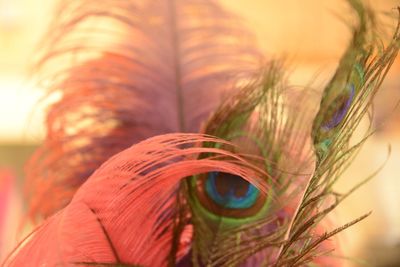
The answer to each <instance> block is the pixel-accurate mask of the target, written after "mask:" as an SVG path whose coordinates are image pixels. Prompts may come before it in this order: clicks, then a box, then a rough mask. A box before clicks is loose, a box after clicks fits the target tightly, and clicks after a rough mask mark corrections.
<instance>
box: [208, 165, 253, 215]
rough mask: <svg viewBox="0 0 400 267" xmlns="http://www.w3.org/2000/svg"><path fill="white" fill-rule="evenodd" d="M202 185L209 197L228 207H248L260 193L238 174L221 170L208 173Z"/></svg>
mask: <svg viewBox="0 0 400 267" xmlns="http://www.w3.org/2000/svg"><path fill="white" fill-rule="evenodd" d="M204 186H205V191H206V193H207V195H208V196H209V198H211V199H212V200H213V201H214V202H215V203H216V204H218V205H220V206H222V207H224V208H230V209H247V208H250V207H252V206H253V205H254V204H255V203H256V201H257V198H258V196H259V194H260V192H259V190H258V189H257V188H256V187H254V186H253V185H252V184H250V183H249V182H247V181H246V180H244V179H243V178H241V177H240V176H237V175H233V174H229V173H223V172H210V173H208V175H207V179H206V182H205V185H204Z"/></svg>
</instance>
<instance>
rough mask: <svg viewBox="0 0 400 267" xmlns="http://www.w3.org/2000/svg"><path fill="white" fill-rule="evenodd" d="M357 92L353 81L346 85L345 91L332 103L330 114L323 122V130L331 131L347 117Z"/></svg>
mask: <svg viewBox="0 0 400 267" xmlns="http://www.w3.org/2000/svg"><path fill="white" fill-rule="evenodd" d="M354 94H355V87H354V84H353V83H351V84H349V85H347V86H346V89H345V92H344V93H342V94H341V95H340V96H339V97H337V98H336V99H335V100H334V101H333V103H332V104H331V106H332V110H331V112H329V116H327V118H326V119H325V121H323V122H322V126H321V127H322V130H323V131H326V132H327V131H329V130H331V129H333V128H335V127H336V126H338V125H339V124H340V123H341V122H342V121H343V119H344V118H345V117H346V114H347V112H348V111H349V109H350V107H351V103H352V102H353V99H354Z"/></svg>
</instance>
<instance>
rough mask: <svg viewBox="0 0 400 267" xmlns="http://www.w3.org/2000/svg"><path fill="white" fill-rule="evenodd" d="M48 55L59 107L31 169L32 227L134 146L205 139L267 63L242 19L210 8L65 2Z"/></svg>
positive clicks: (182, 3) (178, 2)
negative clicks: (214, 117)
mask: <svg viewBox="0 0 400 267" xmlns="http://www.w3.org/2000/svg"><path fill="white" fill-rule="evenodd" d="M110 25H111V26H110ZM43 49H44V51H45V55H44V56H42V57H41V60H40V61H39V64H38V67H37V68H38V69H37V71H39V70H41V71H43V73H44V74H45V75H46V76H44V77H43V86H45V87H46V88H49V94H50V96H51V95H55V96H56V97H59V100H58V101H57V102H55V103H54V105H52V106H51V107H50V108H49V110H48V115H47V120H46V129H47V134H46V139H45V142H44V144H43V145H42V147H41V148H40V149H39V150H38V151H37V152H36V154H35V156H34V157H33V158H32V160H31V161H30V163H29V164H28V166H27V168H26V170H27V176H28V183H27V186H26V195H27V198H28V202H29V203H30V209H29V210H30V216H31V217H32V218H33V219H35V218H37V217H46V216H48V215H50V214H52V213H53V212H54V211H56V210H58V209H60V208H61V207H63V206H65V205H66V204H67V203H68V202H69V201H70V199H71V197H72V195H73V194H74V192H75V191H76V189H77V188H78V187H79V185H81V184H82V183H83V182H84V181H85V179H86V178H87V177H88V176H89V175H90V174H91V173H92V172H93V171H94V170H95V169H96V168H97V167H99V166H100V164H101V163H103V162H104V161H105V160H107V159H108V158H109V157H110V156H112V155H114V154H115V153H117V152H119V151H121V150H123V149H125V148H127V147H129V146H130V145H132V144H133V143H136V142H138V141H140V140H144V139H146V138H148V137H151V136H154V135H159V134H165V133H170V132H198V131H199V128H200V125H201V123H202V122H203V121H204V120H205V119H206V118H207V117H208V116H209V114H210V112H212V111H213V110H215V108H216V107H217V106H218V105H219V104H220V103H221V101H222V100H223V99H225V98H227V97H228V96H230V95H231V94H232V91H234V89H233V88H234V87H235V85H236V84H237V82H240V81H243V80H248V79H250V77H252V75H253V74H254V72H255V71H256V70H257V69H258V68H259V66H260V63H261V58H262V57H261V55H260V54H259V53H258V51H257V50H256V49H254V40H253V38H252V36H251V35H250V34H249V33H248V32H246V31H245V30H244V29H243V28H242V27H241V26H240V25H238V19H237V18H236V17H234V16H233V15H231V14H229V13H227V12H226V11H224V10H223V9H222V8H221V7H220V6H219V5H218V4H216V3H215V2H214V1H203V0H202V1H199V0H189V1H187V0H163V1H122V0H118V1H114V0H113V1H101V2H93V1H91V0H73V1H67V2H65V1H63V2H62V4H61V5H60V7H59V12H58V13H57V15H56V19H55V21H54V23H53V27H52V28H51V29H50V31H49V33H48V34H47V36H46V41H45V42H44V44H43ZM60 66H62V67H60Z"/></svg>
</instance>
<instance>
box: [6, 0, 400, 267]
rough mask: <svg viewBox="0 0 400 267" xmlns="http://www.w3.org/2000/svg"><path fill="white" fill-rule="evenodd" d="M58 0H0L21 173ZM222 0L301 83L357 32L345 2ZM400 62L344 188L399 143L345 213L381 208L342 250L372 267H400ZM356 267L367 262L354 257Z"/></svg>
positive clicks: (328, 68)
mask: <svg viewBox="0 0 400 267" xmlns="http://www.w3.org/2000/svg"><path fill="white" fill-rule="evenodd" d="M54 1H55V0H0V167H1V166H3V165H8V166H11V167H14V168H16V169H17V174H19V175H20V176H22V172H21V165H22V162H23V161H24V160H25V159H26V157H27V156H28V155H29V154H30V153H31V151H32V145H36V144H38V143H39V142H40V140H41V138H42V107H39V108H38V107H37V106H36V105H35V103H36V101H37V100H38V99H39V97H40V95H41V94H42V91H41V90H40V88H35V86H33V85H32V83H30V82H29V78H28V66H29V61H30V58H32V56H33V55H34V54H35V50H36V49H37V46H35V44H37V41H38V40H39V39H40V36H41V35H42V34H43V31H44V29H45V27H46V24H47V23H48V22H49V19H50V16H51V10H52V8H53V5H54ZM370 2H371V4H372V5H373V6H374V7H375V8H376V9H377V10H380V11H385V12H387V11H390V12H392V14H393V15H395V14H396V12H395V10H394V9H393V8H394V7H396V5H400V1H399V0H379V1H378V0H374V1H372V0H371V1H370ZM222 3H223V4H224V5H225V6H226V7H227V8H228V9H231V10H232V11H234V12H235V13H237V14H239V15H241V16H242V17H244V19H245V20H246V23H247V25H248V26H249V28H251V29H252V30H253V31H254V32H255V33H256V35H257V37H258V45H259V46H260V47H262V49H263V51H264V52H265V54H266V55H267V57H276V56H284V57H285V58H286V59H287V62H288V63H289V66H290V67H291V71H292V76H291V80H292V82H293V83H295V84H299V85H301V84H303V85H304V84H306V83H308V82H309V81H310V80H311V79H312V77H313V75H314V74H315V73H319V80H321V81H324V80H326V79H327V78H328V77H329V75H330V74H331V72H332V70H333V69H334V67H335V66H336V64H337V62H338V59H339V57H340V55H341V53H342V52H343V51H344V49H345V47H346V44H347V42H348V41H349V39H350V37H351V34H350V31H349V29H348V27H347V26H346V25H345V24H344V23H343V22H342V21H340V20H339V19H338V16H339V17H343V18H351V17H350V13H349V8H348V7H347V5H346V3H345V1H339V0H281V1H276V0H223V1H222ZM385 21H386V22H390V20H385ZM399 62H400V61H397V62H396V64H395V66H394V67H393V68H392V70H391V71H390V73H389V75H388V78H387V80H386V81H385V83H384V84H383V88H382V89H383V90H382V93H381V94H380V95H379V96H378V99H377V105H376V111H377V114H378V118H379V119H380V120H379V121H382V118H386V119H385V121H386V123H385V124H384V127H383V128H382V130H381V131H380V132H379V133H378V134H376V135H375V136H373V137H372V138H371V140H370V141H369V142H368V143H367V145H366V146H365V148H364V149H363V150H362V151H361V154H360V157H359V158H358V159H357V160H356V162H355V164H354V166H353V167H352V168H351V169H350V170H349V172H348V173H347V174H346V175H345V177H344V178H343V180H342V181H341V182H340V184H339V185H338V191H341V192H344V191H345V189H346V188H349V187H350V186H351V185H354V184H356V183H357V182H358V181H360V180H361V179H362V178H365V177H366V176H367V175H369V174H371V173H372V172H373V171H375V170H376V168H378V167H379V166H380V165H381V164H382V163H383V162H384V161H385V158H386V155H387V145H388V144H392V154H391V156H390V159H389V160H388V162H387V164H386V166H385V168H384V169H383V170H382V171H381V172H380V173H379V174H378V175H377V177H376V178H375V179H374V180H373V181H372V182H370V183H369V184H368V185H366V186H364V187H363V188H361V189H360V190H359V191H358V192H356V193H355V194H354V195H353V196H352V197H350V198H349V200H348V201H346V202H345V203H343V206H342V207H341V208H340V209H339V211H338V212H337V216H338V217H339V218H340V221H341V222H342V223H346V222H347V221H349V220H351V219H353V218H356V217H357V216H360V215H362V214H364V213H366V212H368V211H370V210H372V211H373V214H372V215H371V216H370V217H369V218H368V219H367V220H365V221H364V222H362V223H360V224H358V225H356V226H354V227H353V228H352V229H350V230H349V231H347V232H346V233H344V234H342V243H343V244H342V250H343V251H344V252H346V254H347V255H349V256H351V257H366V258H367V259H369V263H371V264H372V266H400V249H399V245H398V244H399V243H400V194H399V192H398V191H399V190H400V123H399V122H398V118H399V114H400V113H399V112H397V113H393V112H391V109H392V108H393V107H394V105H395V103H396V100H398V99H400V86H399V85H400V75H398V73H399V74H400V64H399ZM33 111H34V112H33ZM389 115H390V116H389ZM11 224H13V225H15V224H16V223H11ZM3 237H4V236H3ZM0 239H1V236H0ZM396 247H397V248H396ZM396 252H398V253H396ZM397 254H398V255H397ZM396 255H397V261H398V262H397V263H392V265H384V262H390V261H392V260H393V262H394V260H395V258H396ZM0 258H1V254H0ZM348 266H360V264H359V263H355V262H354V263H351V262H350V263H349V264H348Z"/></svg>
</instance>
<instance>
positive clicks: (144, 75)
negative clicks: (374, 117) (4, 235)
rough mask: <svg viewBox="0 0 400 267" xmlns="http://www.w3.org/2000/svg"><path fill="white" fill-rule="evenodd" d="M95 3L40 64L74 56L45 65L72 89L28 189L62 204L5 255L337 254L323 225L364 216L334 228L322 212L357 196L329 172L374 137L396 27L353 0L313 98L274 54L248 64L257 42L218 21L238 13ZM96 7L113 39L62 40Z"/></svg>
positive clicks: (130, 262) (36, 258)
mask: <svg viewBox="0 0 400 267" xmlns="http://www.w3.org/2000/svg"><path fill="white" fill-rule="evenodd" d="M89 3H92V2H91V1H80V2H75V1H72V2H71V3H68V4H65V5H64V6H63V9H62V10H63V11H62V14H61V15H60V16H59V18H58V23H56V24H55V25H57V26H56V28H55V29H53V31H52V33H51V35H50V37H49V40H50V41H49V43H50V44H49V47H50V48H49V49H50V51H51V52H50V53H49V54H48V56H47V58H46V59H45V62H47V63H43V64H44V66H45V65H46V64H50V63H49V62H51V61H52V60H53V57H55V58H58V57H59V55H68V54H72V55H74V56H75V57H76V58H73V64H72V66H73V67H72V68H71V69H69V70H67V71H66V72H61V74H59V75H55V76H51V77H52V82H53V84H54V89H53V90H54V91H55V92H57V91H58V90H61V92H62V96H61V100H60V101H59V102H57V103H56V104H54V105H53V106H52V107H51V109H50V111H49V125H48V127H49V133H48V138H47V139H46V142H45V144H44V147H43V148H42V149H41V150H40V151H39V152H38V154H37V156H36V157H37V158H36V159H34V160H33V162H34V163H35V162H36V164H38V166H39V167H37V168H33V170H34V172H32V173H33V174H32V175H34V174H35V173H36V175H37V177H38V179H37V180H34V179H31V180H32V181H36V182H37V184H36V186H34V187H33V188H34V189H35V190H37V191H38V192H45V193H46V195H45V196H46V197H50V199H52V201H53V200H54V201H55V202H54V203H56V205H55V206H54V207H50V206H49V205H47V204H43V202H42V200H40V199H38V200H36V202H34V203H35V204H34V205H33V206H32V211H39V213H40V214H42V215H47V214H49V213H51V212H52V211H54V210H55V209H57V208H59V207H60V206H62V205H67V206H66V207H65V208H64V209H62V210H60V211H59V212H57V213H56V214H55V215H53V216H52V217H50V218H49V219H47V220H46V221H45V222H44V224H42V225H41V226H40V227H39V228H38V229H37V230H36V231H35V232H34V233H32V235H31V236H30V237H28V238H27V240H25V241H24V242H22V243H21V245H20V246H19V247H18V248H17V249H16V250H15V251H14V253H13V254H11V255H10V257H9V258H8V259H7V261H6V263H5V264H6V265H7V266H23V265H24V264H25V263H26V262H29V264H31V265H34V266H40V265H50V266H57V265H67V266H93V265H95V266H180V267H185V266H188V267H189V266H195V267H197V266H246V267H247V266H276V267H278V266H279V267H282V266H310V265H313V266H338V264H339V262H338V260H337V259H334V258H331V257H329V255H327V254H329V252H331V250H332V249H333V247H334V242H333V245H331V244H329V243H328V242H326V240H327V239H330V238H331V237H332V236H333V235H335V234H336V233H338V232H340V231H342V230H344V229H345V228H347V227H349V226H351V225H353V224H354V223H357V222H358V221H360V220H362V219H363V218H365V217H366V216H367V215H364V216H361V217H359V218H357V219H355V220H354V221H352V222H349V223H348V224H346V225H344V226H342V227H339V228H337V229H334V230H332V231H330V232H326V230H325V229H324V224H323V220H324V218H325V217H326V215H327V214H329V213H330V211H332V210H333V209H334V208H335V207H336V206H337V205H338V204H339V203H340V202H341V201H342V200H343V199H344V198H345V197H346V196H347V195H348V194H344V195H340V194H337V193H335V192H334V191H333V189H332V186H333V184H334V183H335V181H337V179H338V178H339V177H340V175H341V173H342V172H343V171H344V169H345V168H346V167H347V166H348V164H349V162H350V161H351V159H352V157H353V156H354V153H355V152H356V151H357V149H358V148H359V147H360V146H361V144H362V143H363V142H364V141H365V139H363V140H361V141H360V142H359V143H357V144H355V145H351V144H350V143H349V141H350V137H351V135H352V133H353V131H354V129H355V128H356V126H357V125H358V123H359V121H360V120H361V118H362V117H363V116H364V115H365V114H366V112H367V111H368V109H369V107H370V106H371V103H372V100H373V97H374V95H375V94H376V92H377V90H378V88H379V86H380V84H381V82H382V79H383V78H384V76H385V74H386V72H387V70H388V68H389V67H390V65H391V64H392V62H393V60H394V58H395V56H396V55H397V53H398V49H399V46H398V45H399V38H400V35H399V32H398V29H396V30H395V32H394V35H393V37H392V39H391V40H390V41H389V42H388V44H387V46H386V48H384V47H383V46H382V43H385V41H383V42H380V41H379V39H380V38H381V37H380V35H379V31H378V30H377V25H376V21H375V17H374V13H373V12H372V11H371V10H369V9H368V8H367V7H365V6H364V5H363V4H362V3H361V2H360V1H358V0H349V3H350V5H351V7H352V8H353V9H354V11H355V12H356V13H357V15H358V23H357V24H356V25H354V28H353V39H352V41H351V43H350V45H349V47H348V49H347V51H346V52H345V54H344V55H343V57H342V59H341V61H340V63H339V66H338V69H337V71H336V73H335V75H334V76H333V77H332V79H331V81H330V82H329V83H328V85H327V86H326V88H325V89H324V92H323V95H322V98H321V102H320V107H319V109H318V110H317V111H315V110H312V109H309V108H308V106H309V105H308V104H309V103H311V101H310V97H309V95H308V94H306V93H304V92H301V93H296V92H294V91H293V90H291V89H290V87H289V86H288V84H287V83H286V82H285V74H284V71H283V67H282V66H281V65H280V64H279V63H277V62H269V63H268V64H267V65H266V66H265V67H264V68H263V70H262V71H261V72H259V75H258V76H257V77H256V76H252V74H253V73H254V71H253V70H254V69H257V67H256V66H255V65H254V64H255V62H256V61H257V60H255V59H256V58H258V56H257V55H258V54H257V53H256V52H252V51H253V50H248V49H249V47H248V46H246V45H244V46H238V45H237V44H236V41H235V42H234V45H233V46H230V44H231V41H232V38H233V39H234V40H237V39H236V38H238V36H240V34H239V33H242V31H236V30H234V31H233V32H232V31H224V30H222V29H227V28H226V27H224V25H225V24H224V23H227V22H228V21H229V22H231V21H232V19H233V18H232V17H231V16H228V15H226V13H225V12H223V11H222V10H221V9H220V8H218V7H217V6H216V5H215V4H214V3H213V2H209V1H192V0H190V1H185V2H183V1H182V2H180V1H158V2H155V3H150V2H147V1H144V2H142V4H132V3H130V2H127V1H124V2H123V1H113V2H111V1H110V2H108V1H105V2H102V3H100V4H98V5H89ZM128 14H129V16H128ZM205 14H208V15H209V16H205ZM93 16H104V17H107V18H110V19H111V20H116V21H118V22H119V23H121V24H123V25H124V27H122V28H121V30H122V29H125V28H126V32H124V31H122V33H124V34H122V36H119V35H117V36H116V37H122V38H116V39H113V40H112V41H113V42H116V44H119V45H115V44H113V45H110V44H107V46H106V47H107V49H105V48H102V47H99V46H100V45H99V44H98V43H96V42H95V43H93V44H92V45H90V46H89V45H88V46H84V45H77V43H74V39H71V42H72V45H71V43H69V42H66V41H65V40H70V39H68V38H70V36H69V35H70V34H72V33H76V32H78V33H79V32H80V31H83V32H85V31H84V30H83V29H81V28H80V27H81V25H80V23H81V22H82V21H86V22H88V21H87V20H88V18H91V17H93ZM186 16H187V17H186ZM208 18H210V19H211V18H212V21H214V23H211V24H208V23H210V22H209V21H208ZM203 23H205V24H203ZM60 25H61V26H60ZM87 26H89V25H85V27H87ZM225 26H226V25H225ZM82 27H83V26H82ZM78 29H79V31H78ZM103 30H104V29H103ZM101 32H102V33H107V32H105V31H101ZM95 33H97V32H96V31H95ZM127 33H129V34H130V35H129V36H127V35H126V34H127ZM221 33H225V35H222V34H221ZM197 34H199V35H197ZM210 34H211V35H210ZM204 36H214V37H215V38H214V39H212V40H209V42H208V38H207V42H205V43H203V42H202V39H203V37H204ZM98 37H99V36H98ZM127 37H129V38H130V39H129V41H127V40H128V39H127ZM60 38H61V39H60ZM99 38H100V37H99ZM60 40H62V42H61V41H60ZM121 40H122V41H121ZM165 40H169V42H165ZM142 41H143V43H142ZM163 41H164V42H163ZM122 44H124V45H122ZM139 44H140V45H139ZM221 44H224V45H223V49H222V50H219V48H220V45H221ZM69 45H71V46H69ZM60 46H61V48H60ZM62 47H64V48H62ZM110 47H111V48H112V49H109V48H110ZM160 47H161V48H160ZM230 48H232V50H230ZM242 48H243V50H241V49H242ZM147 49H149V50H147ZM86 50H87V51H91V52H93V53H94V54H95V55H96V56H95V57H94V59H93V58H90V59H88V58H87V57H89V55H84V54H80V53H81V51H86ZM65 51H67V53H66V52H65ZM71 51H74V53H71ZM148 51H151V52H148ZM235 51H236V53H238V54H236V53H235ZM65 53H66V54H65ZM82 53H83V52H82ZM228 54H229V56H228ZM92 56H93V55H90V57H92ZM225 56H226V57H225ZM219 59H223V60H222V61H221V62H220V61H217V60H219ZM232 62H239V63H240V64H239V63H238V64H237V65H232V64H233V63H232ZM228 63H229V64H228ZM249 66H250V67H249ZM250 77H254V79H250ZM234 78H235V79H237V78H240V79H241V81H242V82H241V85H243V84H245V86H241V87H242V88H239V86H236V87H235V86H234V85H235V82H234V81H235V79H234ZM244 81H245V82H246V83H244ZM189 85H190V86H189ZM229 88H236V89H232V91H231V92H229V93H226V91H227V89H229ZM224 96H226V99H225V97H224ZM153 99H154V102H153ZM153 103H155V105H152V104H153ZM218 103H221V104H218ZM150 105H151V106H150ZM217 106H218V107H217ZM211 111H214V112H213V113H212V114H211V113H210V112H211ZM209 114H211V116H210V117H209V119H208V120H207V121H206V122H205V123H204V125H203V126H202V127H201V129H202V130H201V131H202V132H204V134H184V133H181V134H165V133H167V132H171V131H192V132H195V131H198V130H199V128H200V125H201V122H202V121H203V120H204V119H205V118H206V117H207V116H208V115H209ZM144 118H145V119H144ZM166 122H167V123H166ZM152 135H159V136H156V137H153V138H150V139H147V140H145V141H142V142H139V143H137V144H136V145H133V146H132V147H130V148H128V149H126V150H125V151H123V152H121V153H119V154H117V155H115V156H113V157H111V158H110V159H108V160H107V161H106V162H105V163H104V164H103V165H102V166H101V167H100V168H98V169H97V170H96V171H95V172H94V173H93V174H91V175H90V178H89V179H88V180H87V181H86V182H84V183H83V181H84V180H85V179H86V177H88V176H89V174H90V173H92V172H93V170H95V169H96V168H97V166H98V165H99V164H101V163H102V162H103V161H105V159H107V158H109V157H110V155H111V154H113V153H115V152H116V151H119V150H121V149H122V148H124V147H126V146H128V144H133V143H135V142H138V141H139V140H142V139H144V138H146V137H148V136H152ZM214 136H215V137H214ZM39 163H40V164H39ZM31 164H33V163H31ZM31 168H32V165H31ZM39 174H40V175H39ZM32 177H33V176H32ZM43 183H44V185H43ZM81 183H83V185H82V186H81V187H80V188H79V190H78V191H77V192H76V194H75V195H74V197H73V198H72V201H71V202H70V203H69V204H67V202H68V201H69V200H70V196H71V195H72V194H73V192H74V191H75V190H76V188H77V187H78V186H79V185H80V184H81ZM66 186H68V188H70V190H69V191H68V190H66V189H65V187H66ZM43 188H44V189H43ZM40 190H42V191H40ZM49 190H54V191H49ZM60 192H61V194H60V196H61V197H60V198H59V199H58V198H56V197H54V196H52V194H54V195H57V194H58V193H60ZM36 193H37V192H36ZM63 201H64V202H63ZM35 205H36V206H35Z"/></svg>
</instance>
